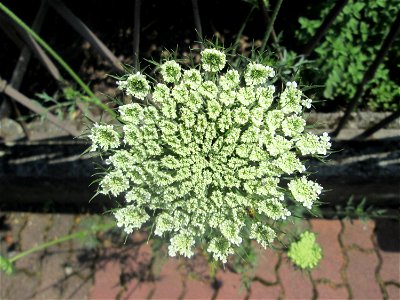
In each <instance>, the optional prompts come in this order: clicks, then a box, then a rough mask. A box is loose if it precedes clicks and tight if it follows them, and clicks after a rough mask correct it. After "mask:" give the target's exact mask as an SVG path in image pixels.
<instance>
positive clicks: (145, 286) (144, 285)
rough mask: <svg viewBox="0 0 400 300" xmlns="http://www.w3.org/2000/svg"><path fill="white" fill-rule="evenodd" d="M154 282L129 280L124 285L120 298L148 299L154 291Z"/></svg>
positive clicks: (125, 299)
mask: <svg viewBox="0 0 400 300" xmlns="http://www.w3.org/2000/svg"><path fill="white" fill-rule="evenodd" d="M155 288H156V287H155V284H154V282H151V281H142V282H141V281H139V280H137V279H135V280H132V281H130V282H129V284H128V285H126V286H125V287H124V291H123V292H122V294H121V297H120V298H119V299H120V300H127V299H150V298H152V297H151V295H152V294H153V293H154V291H155Z"/></svg>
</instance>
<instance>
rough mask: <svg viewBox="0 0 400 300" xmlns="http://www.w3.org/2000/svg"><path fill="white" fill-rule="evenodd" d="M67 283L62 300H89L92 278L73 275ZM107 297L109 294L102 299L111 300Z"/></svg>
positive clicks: (101, 297)
mask: <svg viewBox="0 0 400 300" xmlns="http://www.w3.org/2000/svg"><path fill="white" fill-rule="evenodd" d="M65 283H66V284H65V285H66V288H65V289H64V290H63V291H62V297H61V299H88V298H89V293H90V290H91V287H92V286H93V278H92V277H91V276H89V277H87V278H83V277H80V276H77V275H71V276H68V277H67V278H66V282H65ZM107 295H108V294H105V296H100V299H111V298H107V297H106V296H107ZM42 299H46V298H42ZM47 299H50V298H47ZM92 299H93V298H92ZM94 299H96V298H94Z"/></svg>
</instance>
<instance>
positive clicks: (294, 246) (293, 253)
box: [288, 231, 322, 270]
mask: <svg viewBox="0 0 400 300" xmlns="http://www.w3.org/2000/svg"><path fill="white" fill-rule="evenodd" d="M288 257H289V258H290V259H291V260H292V261H293V263H294V264H295V265H297V266H298V267H299V268H301V269H307V270H311V269H313V268H315V267H316V266H318V264H319V262H320V260H321V259H322V249H321V247H320V246H319V245H318V243H317V242H316V237H315V234H314V233H312V232H309V231H305V232H303V233H302V234H301V235H300V240H299V241H297V242H293V243H291V244H290V248H289V251H288Z"/></svg>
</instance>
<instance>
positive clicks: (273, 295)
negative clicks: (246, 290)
mask: <svg viewBox="0 0 400 300" xmlns="http://www.w3.org/2000/svg"><path fill="white" fill-rule="evenodd" d="M282 293H283V292H282V288H281V286H280V285H278V284H275V285H271V286H268V285H264V284H262V283H260V282H257V281H254V282H252V283H251V286H250V296H249V299H254V300H255V299H278V298H279V297H280V295H282Z"/></svg>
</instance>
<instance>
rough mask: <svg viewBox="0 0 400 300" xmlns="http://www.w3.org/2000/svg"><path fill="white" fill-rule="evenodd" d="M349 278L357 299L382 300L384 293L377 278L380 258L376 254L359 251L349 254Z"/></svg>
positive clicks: (351, 251)
mask: <svg viewBox="0 0 400 300" xmlns="http://www.w3.org/2000/svg"><path fill="white" fill-rule="evenodd" d="M347 255H348V258H349V264H348V267H347V278H348V282H349V284H350V288H351V291H352V295H353V297H354V298H355V299H381V298H382V293H381V290H380V288H379V284H378V282H377V281H376V278H375V270H376V267H377V265H378V258H377V256H376V254H375V253H363V252H360V251H357V250H350V251H348V252H347Z"/></svg>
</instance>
